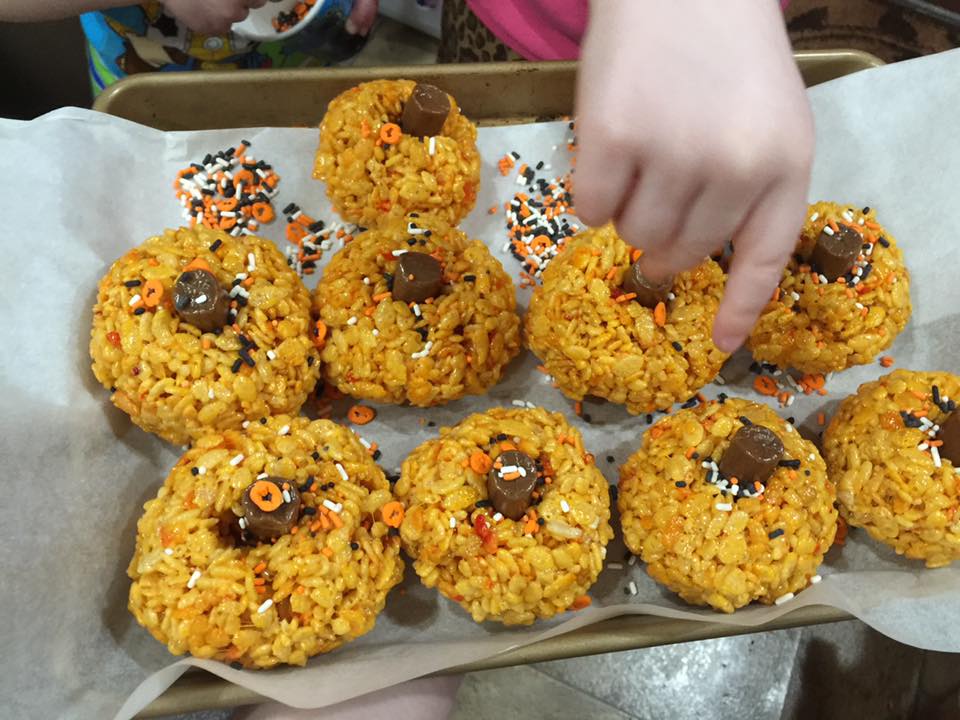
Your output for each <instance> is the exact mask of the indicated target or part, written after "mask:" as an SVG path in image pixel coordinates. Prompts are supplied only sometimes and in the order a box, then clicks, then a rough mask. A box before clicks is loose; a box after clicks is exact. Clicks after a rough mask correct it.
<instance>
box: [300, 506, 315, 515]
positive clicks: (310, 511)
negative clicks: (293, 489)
mask: <svg viewBox="0 0 960 720" xmlns="http://www.w3.org/2000/svg"><path fill="white" fill-rule="evenodd" d="M303 514H304V515H316V514H317V509H316V508H312V507H305V508H304V509H303Z"/></svg>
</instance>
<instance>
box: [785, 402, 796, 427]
mask: <svg viewBox="0 0 960 720" xmlns="http://www.w3.org/2000/svg"><path fill="white" fill-rule="evenodd" d="M796 399H797V396H796V395H791V396H790V397H788V398H787V402H786V404H785V405H784V407H790V406H791V405H793V401H794V400H796ZM791 429H792V428H791Z"/></svg>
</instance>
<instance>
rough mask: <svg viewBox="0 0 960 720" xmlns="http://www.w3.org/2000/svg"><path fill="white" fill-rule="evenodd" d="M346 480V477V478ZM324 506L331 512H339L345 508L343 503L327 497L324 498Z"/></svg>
mask: <svg viewBox="0 0 960 720" xmlns="http://www.w3.org/2000/svg"><path fill="white" fill-rule="evenodd" d="M344 480H346V478H344ZM323 506H324V507H325V508H326V509H327V510H329V511H330V512H335V513H338V512H340V511H341V510H343V505H341V504H340V503H335V502H333V501H332V500H328V499H327V498H324V499H323Z"/></svg>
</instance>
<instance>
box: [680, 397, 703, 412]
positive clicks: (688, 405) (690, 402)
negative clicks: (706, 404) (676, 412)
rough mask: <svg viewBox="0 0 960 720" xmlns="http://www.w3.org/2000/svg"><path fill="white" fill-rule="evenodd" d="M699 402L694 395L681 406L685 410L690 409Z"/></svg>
mask: <svg viewBox="0 0 960 720" xmlns="http://www.w3.org/2000/svg"><path fill="white" fill-rule="evenodd" d="M698 402H699V401H698V400H697V399H696V398H695V397H692V398H690V399H689V400H687V401H686V402H685V403H684V404H683V405H681V406H680V407H681V408H682V409H684V410H689V409H690V408H692V407H696V405H697V403H698Z"/></svg>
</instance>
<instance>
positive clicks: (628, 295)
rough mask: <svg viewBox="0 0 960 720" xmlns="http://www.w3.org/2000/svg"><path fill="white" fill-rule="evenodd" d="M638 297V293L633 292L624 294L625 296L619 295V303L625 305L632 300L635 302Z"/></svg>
mask: <svg viewBox="0 0 960 720" xmlns="http://www.w3.org/2000/svg"><path fill="white" fill-rule="evenodd" d="M636 296H637V294H636V293H632V292H631V293H624V294H623V295H618V296H617V302H618V303H625V302H628V301H630V300H633V299H634V298H635V297H636Z"/></svg>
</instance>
